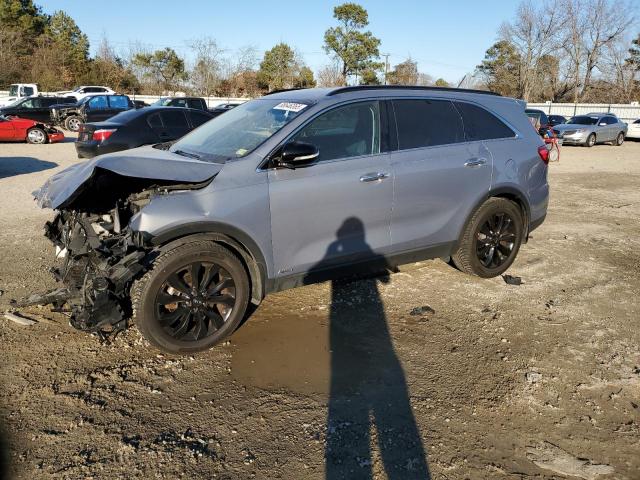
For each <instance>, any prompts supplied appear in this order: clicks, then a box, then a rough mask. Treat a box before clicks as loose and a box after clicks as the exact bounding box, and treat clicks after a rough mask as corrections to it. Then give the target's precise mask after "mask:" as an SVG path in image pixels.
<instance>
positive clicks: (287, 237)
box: [268, 101, 393, 277]
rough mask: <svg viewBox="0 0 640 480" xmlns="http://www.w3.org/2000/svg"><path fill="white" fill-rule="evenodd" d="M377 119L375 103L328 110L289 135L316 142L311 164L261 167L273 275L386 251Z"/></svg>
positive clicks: (387, 169)
mask: <svg viewBox="0 0 640 480" xmlns="http://www.w3.org/2000/svg"><path fill="white" fill-rule="evenodd" d="M380 121H381V115H380V105H379V102H377V101H369V102H356V103H350V104H347V105H343V106H339V107H336V108H334V109H332V110H329V111H328V112H325V113H323V114H321V115H320V116H318V117H316V118H315V119H313V120H312V121H311V122H309V123H308V124H307V125H306V126H304V127H303V128H302V129H301V130H300V131H299V132H298V133H296V134H295V135H294V136H293V138H291V139H290V140H291V141H300V142H306V143H311V144H314V145H315V146H317V147H318V149H319V151H320V157H319V159H318V161H317V162H316V163H315V164H313V165H311V166H308V167H304V168H296V169H295V170H290V169H285V168H278V169H270V170H269V173H268V178H269V200H270V208H271V235H272V244H273V258H274V270H275V272H276V273H277V275H278V276H279V277H285V276H288V275H299V274H305V273H307V272H316V271H322V270H326V269H330V268H332V267H335V266H337V265H340V266H344V265H346V264H349V265H350V264H361V263H362V262H364V263H366V261H367V260H371V259H375V258H382V257H381V255H382V254H384V253H386V252H388V251H389V248H390V244H391V238H390V233H389V227H390V220H391V203H392V199H393V175H392V172H391V165H390V159H389V154H387V153H382V152H383V149H381V140H380V131H381V129H380Z"/></svg>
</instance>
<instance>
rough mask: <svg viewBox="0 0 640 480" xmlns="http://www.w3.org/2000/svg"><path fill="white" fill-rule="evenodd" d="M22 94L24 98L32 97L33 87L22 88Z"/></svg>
mask: <svg viewBox="0 0 640 480" xmlns="http://www.w3.org/2000/svg"><path fill="white" fill-rule="evenodd" d="M23 93H24V96H25V97H30V96H31V95H33V87H24V92H23Z"/></svg>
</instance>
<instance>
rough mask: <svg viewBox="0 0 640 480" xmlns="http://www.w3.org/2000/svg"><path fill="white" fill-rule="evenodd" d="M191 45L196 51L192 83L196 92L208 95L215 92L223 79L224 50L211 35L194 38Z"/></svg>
mask: <svg viewBox="0 0 640 480" xmlns="http://www.w3.org/2000/svg"><path fill="white" fill-rule="evenodd" d="M189 47H190V48H191V50H192V51H193V52H194V53H195V63H194V66H193V69H192V71H191V83H192V84H193V88H194V90H195V91H196V93H198V94H200V95H204V96H207V97H208V96H210V95H212V94H213V93H214V92H215V90H216V89H217V88H218V86H219V85H220V81H221V80H222V78H221V77H222V55H223V52H224V50H223V49H221V48H220V47H219V46H218V43H217V42H216V41H215V40H214V39H213V38H211V37H203V38H198V39H195V40H192V41H191V43H190V45H189Z"/></svg>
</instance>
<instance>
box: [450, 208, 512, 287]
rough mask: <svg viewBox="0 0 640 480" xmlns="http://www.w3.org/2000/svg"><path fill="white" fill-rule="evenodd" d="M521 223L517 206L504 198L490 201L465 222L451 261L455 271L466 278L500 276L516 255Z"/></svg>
mask: <svg viewBox="0 0 640 480" xmlns="http://www.w3.org/2000/svg"><path fill="white" fill-rule="evenodd" d="M523 223H524V222H523V218H522V212H521V211H520V207H519V206H518V205H516V204H515V203H514V202H512V201H510V200H507V199H506V198H498V197H494V198H490V199H489V200H487V201H486V202H485V203H484V204H482V206H481V207H480V208H479V209H478V210H476V212H475V213H474V214H473V216H472V217H471V219H470V220H469V221H468V222H467V225H466V226H465V229H464V231H463V233H462V238H461V239H460V242H459V244H458V249H457V250H456V251H455V252H454V254H453V255H452V256H451V260H452V261H453V263H454V265H455V266H456V268H458V270H461V271H462V272H465V273H468V274H470V275H476V276H478V277H482V278H491V277H497V276H498V275H501V274H502V273H504V272H505V271H506V270H507V269H508V268H509V267H510V266H511V264H512V263H513V261H514V260H515V258H516V255H517V254H518V250H519V249H520V245H521V244H522V238H523V235H524V226H523Z"/></svg>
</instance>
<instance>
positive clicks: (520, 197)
mask: <svg viewBox="0 0 640 480" xmlns="http://www.w3.org/2000/svg"><path fill="white" fill-rule="evenodd" d="M494 197H495V198H505V199H507V200H510V201H512V202H513V203H515V204H516V205H517V206H518V207H519V208H520V211H521V212H522V221H523V226H522V227H523V229H524V230H523V231H524V236H523V242H524V243H526V242H527V240H528V238H529V223H530V219H531V206H530V205H529V200H528V199H527V196H526V195H525V194H524V192H522V191H521V190H518V189H517V188H515V187H511V186H502V187H497V188H494V189H491V190H489V192H488V193H487V194H486V195H484V196H482V197H481V198H480V200H478V202H477V203H476V204H475V205H474V206H473V208H472V209H471V211H470V212H469V215H467V219H466V220H465V222H464V224H463V225H462V229H461V230H460V232H459V233H458V239H457V240H456V248H457V247H458V245H459V242H460V238H461V237H462V234H463V232H464V231H465V229H466V228H467V225H468V224H469V222H470V221H471V219H472V218H473V215H474V214H475V213H476V212H477V211H478V209H479V208H480V207H481V206H482V205H483V204H484V203H485V202H486V201H487V200H489V199H490V198H494Z"/></svg>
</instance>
